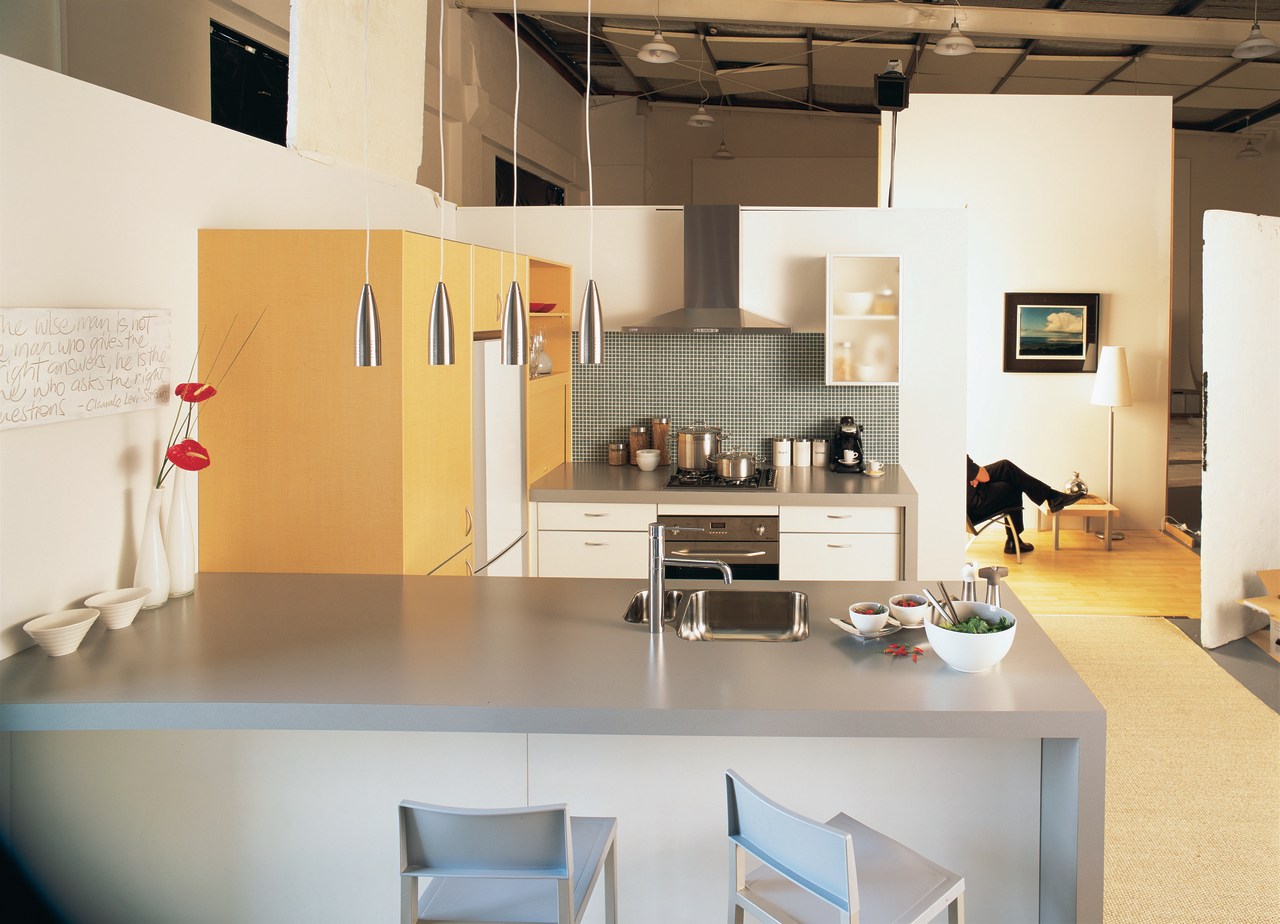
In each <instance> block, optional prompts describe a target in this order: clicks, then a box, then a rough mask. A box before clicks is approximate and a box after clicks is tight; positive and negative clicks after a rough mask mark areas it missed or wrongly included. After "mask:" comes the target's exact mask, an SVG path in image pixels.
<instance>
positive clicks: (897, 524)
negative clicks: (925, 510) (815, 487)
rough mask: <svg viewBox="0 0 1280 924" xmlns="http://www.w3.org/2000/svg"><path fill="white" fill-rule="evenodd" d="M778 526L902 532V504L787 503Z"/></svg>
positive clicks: (803, 529)
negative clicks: (871, 505) (835, 504)
mask: <svg viewBox="0 0 1280 924" xmlns="http://www.w3.org/2000/svg"><path fill="white" fill-rule="evenodd" d="M778 528H779V530H781V531H782V532H784V533H899V532H902V508H900V507H785V506H784V507H783V508H782V511H781V513H780V514H779V516H778Z"/></svg>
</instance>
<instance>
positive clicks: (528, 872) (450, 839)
mask: <svg viewBox="0 0 1280 924" xmlns="http://www.w3.org/2000/svg"><path fill="white" fill-rule="evenodd" d="M400 867H401V871H402V872H405V873H409V874H412V875H418V876H433V875H440V876H493V875H495V874H501V875H503V876H506V877H508V878H525V877H528V878H550V879H566V880H567V879H568V878H569V875H570V870H572V869H573V848H572V846H571V842H570V838H569V809H568V807H567V806H565V805H535V806H523V807H520V808H511V809H470V808H451V807H448V806H443V805H428V804H426V803H423V802H410V801H407V800H406V801H404V802H401V803H400Z"/></svg>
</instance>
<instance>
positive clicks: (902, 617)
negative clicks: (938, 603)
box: [889, 594, 931, 629]
mask: <svg viewBox="0 0 1280 924" xmlns="http://www.w3.org/2000/svg"><path fill="white" fill-rule="evenodd" d="M908 600H910V601H911V602H912V603H913V604H915V605H914V606H904V605H903V604H904V603H905V602H906V601H908ZM930 609H931V607H930V606H929V601H928V600H926V599H925V598H924V597H922V596H921V595H920V594H898V595H897V596H896V597H890V598H889V612H890V613H892V614H893V618H894V619H896V620H898V622H899V623H901V624H902V627H903V628H904V629H915V628H919V627H920V626H923V625H924V623H925V617H926V616H928V615H929V610H930Z"/></svg>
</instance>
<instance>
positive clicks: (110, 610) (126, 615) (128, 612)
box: [84, 587, 151, 629]
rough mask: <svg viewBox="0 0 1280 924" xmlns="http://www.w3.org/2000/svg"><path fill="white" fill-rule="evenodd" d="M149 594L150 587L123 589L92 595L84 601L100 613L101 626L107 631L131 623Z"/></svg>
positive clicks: (121, 627)
mask: <svg viewBox="0 0 1280 924" xmlns="http://www.w3.org/2000/svg"><path fill="white" fill-rule="evenodd" d="M150 593H151V588H150V587H125V588H123V589H121V590H106V591H103V592H102V593H100V594H94V595H93V596H92V597H89V598H88V599H87V600H85V601H84V605H85V606H91V607H93V608H94V609H96V610H98V611H100V612H101V613H102V624H103V625H104V626H106V627H107V628H108V629H123V628H124V627H125V626H127V625H129V624H130V623H132V622H133V617H135V616H137V615H138V610H140V609H142V603H143V601H145V600H146V599H147V595H148V594H150Z"/></svg>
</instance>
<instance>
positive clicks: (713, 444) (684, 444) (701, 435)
mask: <svg viewBox="0 0 1280 924" xmlns="http://www.w3.org/2000/svg"><path fill="white" fill-rule="evenodd" d="M719 451H720V428H719V427H708V426H707V425H706V424H703V423H696V424H694V425H693V426H692V427H684V428H683V429H681V430H679V431H677V432H676V466H677V467H679V468H683V469H687V470H689V471H703V470H705V469H709V468H711V467H712V465H711V457H712V456H714V455H715V454H716V453H718V452H719Z"/></svg>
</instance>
